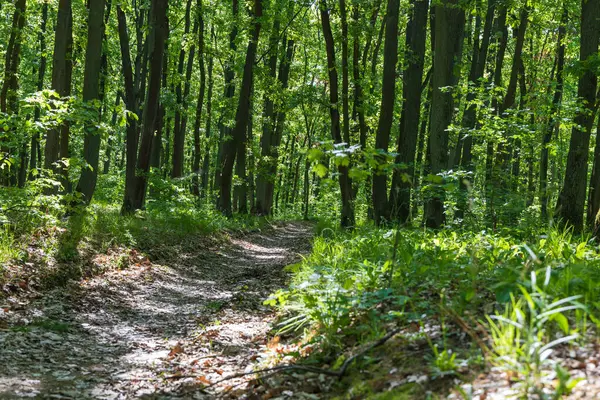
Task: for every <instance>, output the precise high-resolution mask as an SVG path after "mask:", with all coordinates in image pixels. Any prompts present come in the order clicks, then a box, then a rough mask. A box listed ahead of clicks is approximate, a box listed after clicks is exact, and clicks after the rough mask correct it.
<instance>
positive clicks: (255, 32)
mask: <svg viewBox="0 0 600 400" xmlns="http://www.w3.org/2000/svg"><path fill="white" fill-rule="evenodd" d="M261 18H262V0H255V1H254V25H253V28H252V35H251V39H250V42H249V43H248V49H247V51H246V62H245V64H244V73H243V76H242V86H241V89H240V100H239V104H238V108H237V112H236V117H235V127H234V128H233V131H232V139H231V140H227V141H225V142H224V143H223V158H222V160H221V182H220V187H219V209H220V210H221V212H222V213H223V214H225V215H227V216H231V215H232V214H233V213H232V208H231V183H232V179H233V165H234V162H235V157H236V154H237V152H238V151H239V149H240V148H241V146H242V144H243V142H244V137H245V135H246V130H247V127H248V116H249V113H250V96H251V93H252V79H253V73H254V61H255V58H256V48H257V45H258V38H259V36H260V28H261Z"/></svg>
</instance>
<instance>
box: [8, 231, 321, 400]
mask: <svg viewBox="0 0 600 400" xmlns="http://www.w3.org/2000/svg"><path fill="white" fill-rule="evenodd" d="M311 235H312V227H311V226H310V225H308V224H304V223H284V224H279V225H276V226H273V227H269V228H267V229H265V230H263V231H261V232H253V233H250V234H245V235H234V236H232V237H229V238H226V239H217V238H211V237H200V238H198V237H195V238H190V240H189V241H188V242H186V243H181V244H180V246H179V247H178V248H172V247H166V246H165V249H166V250H168V251H164V252H163V253H164V254H162V255H158V256H157V255H155V254H153V261H152V263H151V262H150V261H149V260H148V259H146V258H144V257H143V256H141V255H139V254H137V253H135V252H132V253H131V255H130V260H131V259H133V262H132V263H131V264H132V265H130V266H129V267H128V268H124V269H121V270H118V269H113V270H110V271H109V272H107V273H105V274H103V275H100V276H97V277H95V278H92V279H89V280H87V281H83V282H81V283H80V285H79V286H78V287H76V286H75V287H72V288H68V289H57V290H54V291H51V292H49V293H46V294H44V295H43V296H39V297H38V298H37V299H35V300H33V301H32V302H31V303H29V304H23V305H22V306H21V309H19V307H18V305H12V306H11V307H12V309H8V310H6V309H5V310H4V311H3V314H4V315H0V318H1V317H5V322H7V321H8V322H7V324H6V323H5V325H4V327H3V326H2V325H1V324H0V398H1V399H13V398H28V397H29V398H31V397H34V398H59V399H61V398H62V399H87V398H94V399H128V398H151V399H162V398H165V399H166V398H186V399H188V398H189V399H196V398H199V399H204V398H229V397H231V398H237V397H239V396H241V392H240V391H239V390H240V388H243V386H244V385H241V384H242V383H244V382H245V381H247V380H249V379H251V377H247V378H243V379H237V380H230V381H227V382H223V383H222V384H219V385H215V386H213V387H210V388H208V389H206V390H202V387H204V386H207V385H208V384H209V383H212V382H215V381H218V380H219V379H222V377H226V376H228V375H231V374H233V373H239V372H244V371H251V369H252V366H255V365H257V364H258V363H260V362H261V354H262V353H264V350H265V349H266V347H267V333H268V331H269V329H270V323H271V322H272V321H273V319H274V314H273V311H272V310H270V309H269V308H268V307H266V306H263V301H264V299H265V298H266V297H267V296H268V295H269V294H270V293H271V292H273V291H274V290H276V289H277V288H279V287H282V286H283V285H284V284H285V280H286V274H285V272H284V271H283V267H284V266H286V265H289V264H292V263H294V262H298V261H299V259H300V254H306V253H308V252H309V251H310V239H311ZM0 310H2V309H0ZM34 321H35V322H34ZM0 322H1V319H0Z"/></svg>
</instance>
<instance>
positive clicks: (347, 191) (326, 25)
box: [319, 0, 355, 228]
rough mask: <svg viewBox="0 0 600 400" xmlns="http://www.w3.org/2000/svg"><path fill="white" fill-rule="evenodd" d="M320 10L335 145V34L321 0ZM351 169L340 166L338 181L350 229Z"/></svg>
mask: <svg viewBox="0 0 600 400" xmlns="http://www.w3.org/2000/svg"><path fill="white" fill-rule="evenodd" d="M319 9H320V15H321V24H322V26H323V36H324V38H325V48H326V50H327V69H328V71H329V84H330V88H329V116H330V118H331V136H332V139H333V141H334V143H336V144H339V143H342V140H343V139H342V134H341V130H340V113H339V110H338V104H339V103H338V102H339V99H338V96H339V94H338V74H337V68H336V65H335V44H334V41H333V32H332V31H331V21H330V18H329V10H328V9H327V5H326V3H325V0H319ZM348 172H349V168H348V167H347V166H344V165H341V164H340V165H338V181H339V185H340V192H341V197H342V215H341V221H340V222H341V226H342V227H344V228H350V227H353V226H354V223H355V219H354V204H353V201H352V182H351V181H350V177H349V176H348Z"/></svg>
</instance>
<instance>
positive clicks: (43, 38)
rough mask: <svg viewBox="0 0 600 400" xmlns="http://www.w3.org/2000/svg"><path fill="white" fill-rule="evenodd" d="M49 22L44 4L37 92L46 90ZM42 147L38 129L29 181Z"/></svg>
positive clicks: (37, 114)
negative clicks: (47, 31) (47, 28)
mask: <svg viewBox="0 0 600 400" xmlns="http://www.w3.org/2000/svg"><path fill="white" fill-rule="evenodd" d="M47 22H48V3H44V4H43V5H42V22H41V25H40V31H39V32H38V40H39V42H40V67H39V69H38V81H37V90H38V91H41V90H43V89H44V79H45V77H46V63H47V57H46V25H47ZM40 112H41V110H40V108H39V107H36V108H35V112H34V118H33V119H34V120H35V121H39V119H40ZM39 147H40V133H39V131H38V130H37V129H36V130H35V132H34V133H33V135H32V137H31V151H30V154H31V157H30V159H29V170H30V174H29V180H34V179H35V178H36V176H37V174H34V173H33V171H34V170H37V169H38V162H37V161H38V157H39V153H38V148H39Z"/></svg>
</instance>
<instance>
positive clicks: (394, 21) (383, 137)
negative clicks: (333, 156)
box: [373, 0, 400, 224]
mask: <svg viewBox="0 0 600 400" xmlns="http://www.w3.org/2000/svg"><path fill="white" fill-rule="evenodd" d="M399 10H400V1H399V0H388V4H387V11H386V22H385V44H384V46H383V83H382V89H381V110H380V112H379V124H378V126H377V135H376V137H375V150H376V151H377V152H380V153H381V154H377V155H376V161H377V165H376V166H375V168H374V170H373V211H374V217H375V223H376V224H380V223H382V222H385V221H387V220H389V219H390V209H389V205H388V197H387V180H388V177H387V171H386V166H387V162H386V161H387V152H388V147H389V143H390V132H391V129H392V123H393V122H394V105H395V102H396V64H397V63H398V13H399Z"/></svg>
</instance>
